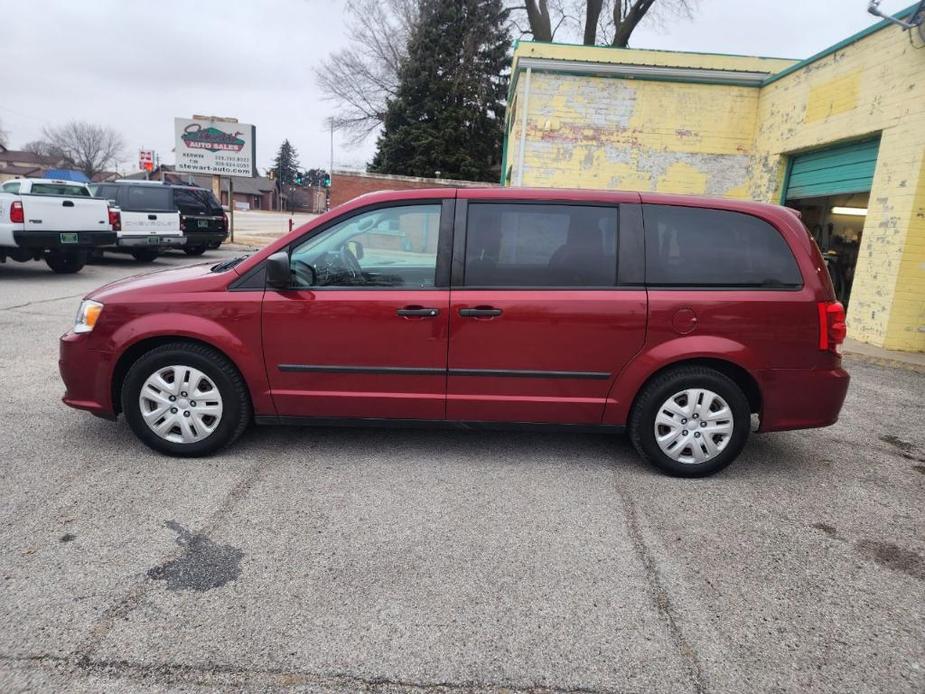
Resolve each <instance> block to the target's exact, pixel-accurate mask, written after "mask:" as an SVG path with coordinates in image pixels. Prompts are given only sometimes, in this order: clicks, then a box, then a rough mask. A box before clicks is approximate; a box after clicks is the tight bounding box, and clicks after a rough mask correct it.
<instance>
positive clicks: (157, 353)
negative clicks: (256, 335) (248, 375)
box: [122, 343, 250, 457]
mask: <svg viewBox="0 0 925 694" xmlns="http://www.w3.org/2000/svg"><path fill="white" fill-rule="evenodd" d="M122 410H123V412H125V417H126V419H127V420H128V423H129V426H130V427H131V428H132V431H133V432H135V435H136V436H138V438H140V439H141V440H142V441H143V442H144V443H145V444H147V445H148V446H149V447H151V448H153V449H154V450H156V451H160V452H162V453H167V454H169V455H175V456H190V457H195V456H202V455H208V454H210V453H214V452H215V451H217V450H219V449H220V448H222V447H223V446H227V445H228V444H230V443H231V442H233V441H234V440H235V439H237V438H238V437H239V436H240V435H241V434H242V433H243V431H244V429H245V428H246V427H247V424H248V422H249V420H250V398H249V396H248V392H247V387H246V385H245V384H244V381H243V379H242V378H241V375H240V374H239V373H238V371H237V369H235V367H234V366H233V365H232V364H231V362H229V361H228V360H227V359H226V358H225V357H224V356H223V355H221V354H220V353H218V352H217V351H215V350H213V349H211V348H209V347H206V346H205V345H198V344H190V343H171V344H166V345H162V346H160V347H156V348H155V349H153V350H151V351H150V352H148V353H146V354H144V355H143V356H142V357H141V358H140V359H138V361H136V362H135V363H134V364H133V365H132V367H131V368H130V369H129V371H128V373H127V374H126V376H125V382H124V383H123V387H122Z"/></svg>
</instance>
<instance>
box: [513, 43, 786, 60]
mask: <svg viewBox="0 0 925 694" xmlns="http://www.w3.org/2000/svg"><path fill="white" fill-rule="evenodd" d="M521 44H533V45H537V46H573V47H575V48H606V49H608V50H611V51H646V52H647V53H679V54H682V55H715V56H719V57H722V58H758V59H760V60H794V61H798V60H799V58H786V57H781V56H774V55H749V54H746V53H719V52H715V51H673V50H671V49H670V48H635V47H632V46H626V47H622V46H588V45H586V44H583V43H570V42H565V41H534V40H531V39H517V40H516V41H514V50H515V51H516V50H517V47H518V46H520V45H521Z"/></svg>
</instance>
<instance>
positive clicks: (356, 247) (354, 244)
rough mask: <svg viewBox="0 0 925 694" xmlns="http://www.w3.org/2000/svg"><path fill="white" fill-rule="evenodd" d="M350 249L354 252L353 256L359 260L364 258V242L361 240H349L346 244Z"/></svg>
mask: <svg viewBox="0 0 925 694" xmlns="http://www.w3.org/2000/svg"><path fill="white" fill-rule="evenodd" d="M345 246H346V248H347V250H348V251H350V252H351V253H353V257H354V258H356V259H357V260H362V259H363V244H362V243H360V242H359V241H348V242H347V243H346V244H345Z"/></svg>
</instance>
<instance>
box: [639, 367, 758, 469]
mask: <svg viewBox="0 0 925 694" xmlns="http://www.w3.org/2000/svg"><path fill="white" fill-rule="evenodd" d="M750 426H751V411H750V408H749V404H748V398H746V397H745V394H744V393H743V392H742V389H741V388H739V386H738V385H737V384H736V383H735V381H733V380H732V379H730V378H729V377H728V376H726V375H724V374H722V373H720V372H718V371H714V370H713V369H710V368H706V367H701V366H686V367H678V368H676V369H672V370H670V371H667V372H665V373H664V374H661V375H659V376H657V377H656V378H655V379H653V380H652V381H651V382H650V383H648V384H647V385H646V387H645V388H644V389H643V391H642V393H640V395H639V398H638V399H637V401H636V403H635V405H634V406H633V411H632V413H631V414H630V422H629V434H630V439H631V440H632V442H633V445H634V446H635V447H636V450H637V451H639V453H640V455H642V457H643V458H645V459H646V460H647V461H649V462H650V463H652V464H654V465H655V466H656V467H658V468H659V469H661V470H663V471H664V472H667V473H668V474H671V475H676V476H679V477H703V476H705V475H710V474H713V473H714V472H718V471H719V470H722V469H723V468H724V467H726V466H727V465H729V463H731V462H732V461H733V460H735V459H736V457H737V456H738V455H739V453H740V452H741V451H742V448H743V447H744V446H745V442H746V440H747V439H748V433H749V429H750Z"/></svg>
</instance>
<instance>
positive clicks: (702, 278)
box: [61, 188, 848, 476]
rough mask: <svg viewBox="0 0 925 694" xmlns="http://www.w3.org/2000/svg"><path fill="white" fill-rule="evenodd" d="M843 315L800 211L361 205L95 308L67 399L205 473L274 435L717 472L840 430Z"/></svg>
mask: <svg viewBox="0 0 925 694" xmlns="http://www.w3.org/2000/svg"><path fill="white" fill-rule="evenodd" d="M844 337H845V323H844V312H843V310H842V307H841V305H840V304H839V303H838V302H836V301H835V299H834V294H833V291H832V284H831V281H830V280H829V276H828V274H827V273H826V270H825V264H824V263H823V260H822V257H821V255H820V253H819V250H818V248H817V247H816V245H815V244H814V242H813V241H812V239H811V237H810V235H809V234H808V232H807V231H806V228H805V227H804V226H803V224H802V223H801V221H800V219H799V217H798V215H797V214H796V213H795V212H794V211H792V210H789V209H787V208H784V207H778V206H774V205H767V204H759V203H751V202H737V201H732V200H709V199H701V198H694V197H685V196H669V195H659V194H654V193H652V194H650V193H642V194H638V193H609V192H593V191H557V190H525V189H518V188H507V189H459V190H415V191H402V192H388V193H377V194H371V195H367V196H362V197H360V198H357V199H355V200H353V201H351V202H349V203H347V204H345V205H342V206H341V207H338V208H336V209H334V210H332V211H331V212H328V213H327V214H324V215H322V216H320V217H318V218H317V219H315V220H313V221H311V222H309V223H308V224H306V225H304V226H302V227H300V228H299V229H296V230H295V231H293V232H291V233H290V234H288V235H287V236H285V237H283V238H282V239H280V240H278V241H276V242H275V243H273V244H270V245H269V246H268V247H266V248H265V249H263V250H262V251H260V252H258V253H256V254H255V255H253V256H250V257H247V256H242V257H240V258H235V259H233V260H227V261H224V262H221V263H217V264H215V265H212V266H211V267H209V266H207V265H197V266H192V267H185V268H181V269H174V270H170V271H165V272H160V273H157V274H152V275H147V276H143V277H138V278H134V279H128V280H122V281H119V282H116V283H113V284H111V285H108V286H106V287H102V288H100V289H98V290H96V291H94V292H91V293H90V294H89V295H87V297H86V299H85V300H84V301H83V303H82V304H81V306H80V312H79V314H78V319H77V323H76V325H75V326H74V328H73V329H72V330H71V331H70V332H68V333H67V334H66V335H65V336H63V337H62V339H61V374H62V376H63V378H64V382H65V385H66V390H67V392H66V394H65V396H64V402H65V403H67V404H68V405H71V406H72V407H77V408H81V409H86V410H89V411H90V412H92V413H94V414H96V415H98V416H101V417H106V418H115V417H116V416H117V415H118V414H119V413H124V414H125V416H126V418H127V420H128V422H129V424H130V426H131V428H132V429H133V430H134V432H135V433H136V434H137V435H138V436H139V437H140V438H141V440H142V441H144V442H145V443H146V444H147V445H149V446H150V447H152V448H154V449H155V450H158V451H162V452H164V453H168V454H172V455H180V456H197V455H205V454H208V453H211V452H213V451H216V450H217V449H219V448H221V447H222V446H225V445H228V444H230V443H231V442H233V441H234V440H235V439H236V438H237V437H238V436H240V435H241V433H242V432H243V431H244V429H245V428H246V427H247V425H248V423H249V422H251V421H256V422H257V423H260V424H280V423H283V424H296V423H299V424H302V423H306V424H313V423H315V424H317V423H325V424H329V423H333V422H338V423H340V422H350V423H370V422H372V423H382V424H385V423H403V424H407V423H428V424H434V423H443V424H447V423H451V424H455V425H460V426H465V427H467V428H470V427H492V426H500V425H509V424H511V423H514V424H516V425H519V426H541V427H542V426H550V425H556V426H565V427H566V428H572V429H581V430H584V429H592V430H601V431H614V430H622V429H628V431H629V435H630V438H631V440H632V442H633V444H634V445H635V447H636V449H637V450H638V451H639V453H640V454H642V456H643V457H644V458H646V459H647V460H649V461H651V462H652V463H654V464H655V465H656V466H658V467H659V468H661V469H662V470H664V471H666V472H668V473H671V474H675V475H682V476H699V475H706V474H710V473H713V472H716V471H717V470H719V469H721V468H723V467H725V466H726V465H728V464H729V463H730V462H732V460H733V459H735V458H736V456H738V454H739V452H740V451H741V450H742V448H743V446H744V445H745V442H746V439H747V438H748V436H749V433H750V430H751V428H752V423H753V419H754V418H757V420H758V422H759V425H758V431H762V432H770V431H781V430H785V429H801V428H808V427H823V426H828V425H830V424H832V423H834V422H835V421H836V419H837V417H838V413H839V410H840V409H841V406H842V402H843V400H844V398H845V393H846V391H847V388H848V374H847V373H846V372H845V371H844V370H843V369H842V367H841V357H840V355H839V353H838V345H839V344H840V343H841V342H842V340H843V339H844Z"/></svg>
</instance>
